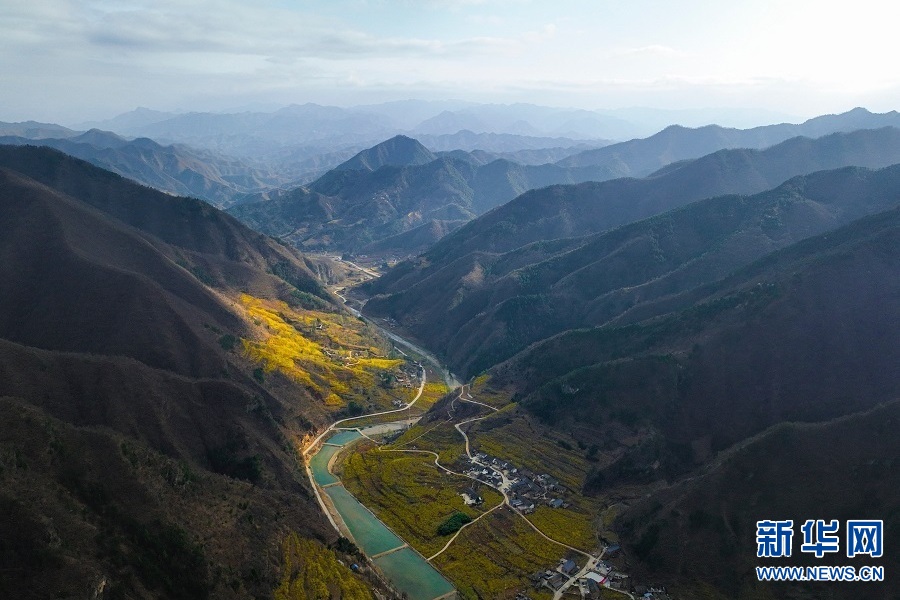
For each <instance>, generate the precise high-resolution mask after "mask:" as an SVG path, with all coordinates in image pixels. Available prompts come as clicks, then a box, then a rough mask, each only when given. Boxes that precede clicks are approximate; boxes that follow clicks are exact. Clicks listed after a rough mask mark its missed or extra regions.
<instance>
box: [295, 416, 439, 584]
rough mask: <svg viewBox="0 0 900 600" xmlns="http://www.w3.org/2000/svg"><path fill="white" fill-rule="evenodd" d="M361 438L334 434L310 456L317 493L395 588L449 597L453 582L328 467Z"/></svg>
mask: <svg viewBox="0 0 900 600" xmlns="http://www.w3.org/2000/svg"><path fill="white" fill-rule="evenodd" d="M374 427H379V426H374ZM362 431H363V432H368V429H363V430H362ZM361 437H362V435H361V434H360V433H359V432H357V431H346V430H345V431H340V432H338V433H335V434H334V435H332V436H331V437H329V438H328V439H327V440H326V441H325V443H324V444H323V445H322V446H321V448H320V449H319V451H318V452H316V454H314V455H313V457H312V458H311V459H310V461H309V468H310V471H311V472H312V477H313V480H314V481H315V483H316V484H317V485H318V486H319V489H320V493H324V494H326V495H327V496H328V498H329V499H330V500H331V504H332V505H333V506H334V509H335V511H336V512H337V513H338V515H339V516H340V520H341V521H343V524H344V526H345V527H346V528H347V530H348V531H349V532H350V535H351V536H352V538H353V541H354V542H355V543H356V545H357V546H359V548H360V549H361V550H362V551H363V552H364V553H365V554H366V556H368V557H369V558H370V559H371V560H372V562H374V563H375V565H376V566H377V567H378V568H379V569H380V570H381V572H382V573H383V574H384V576H385V577H386V578H387V579H388V580H389V581H390V582H391V584H392V585H393V586H394V587H395V588H396V589H397V590H398V591H400V592H404V593H406V595H407V596H408V597H409V599H410V600H434V599H436V598H448V597H452V596H451V594H452V593H453V592H454V591H455V590H454V588H453V585H452V584H451V583H450V582H449V581H447V579H446V578H444V576H443V575H441V574H440V573H439V572H438V571H437V569H435V568H434V567H432V566H431V564H430V563H428V561H426V560H425V559H424V558H423V557H422V556H421V555H420V554H419V553H418V552H416V551H415V550H413V549H412V548H410V547H409V546H408V545H407V544H406V542H404V541H403V540H402V539H401V538H400V537H398V536H397V535H396V534H395V533H394V532H393V531H391V530H390V529H389V528H388V527H387V526H386V525H385V524H384V523H382V522H381V521H380V520H379V519H378V518H377V517H376V516H375V515H374V513H372V511H370V510H369V509H368V508H366V507H365V506H363V504H362V503H361V502H359V501H358V500H357V499H356V498H355V497H354V496H353V495H352V494H351V493H350V492H348V491H347V490H346V488H344V486H343V484H342V483H341V481H340V480H339V479H338V478H337V477H335V475H334V474H333V473H332V472H331V470H330V469H329V466H330V463H331V462H332V461H333V460H334V457H335V455H336V454H337V453H338V452H340V451H342V450H344V449H345V448H346V447H347V445H349V444H352V443H353V442H355V441H357V440H359V439H360V438H361Z"/></svg>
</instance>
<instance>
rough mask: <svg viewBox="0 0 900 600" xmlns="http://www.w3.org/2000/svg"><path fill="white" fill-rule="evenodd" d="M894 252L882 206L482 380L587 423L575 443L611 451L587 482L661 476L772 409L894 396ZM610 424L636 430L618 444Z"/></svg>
mask: <svg viewBox="0 0 900 600" xmlns="http://www.w3.org/2000/svg"><path fill="white" fill-rule="evenodd" d="M898 261H900V210H898V209H894V210H891V211H888V212H886V213H881V214H878V215H874V216H872V217H867V218H865V219H861V220H859V221H857V222H854V223H853V224H851V225H849V226H847V227H844V228H841V229H839V230H837V231H834V232H832V233H830V234H827V235H823V236H817V237H815V238H811V239H810V240H806V241H805V242H801V243H799V244H796V245H795V246H792V247H790V248H788V249H785V250H783V251H781V252H778V253H775V254H773V255H771V256H769V257H767V258H765V259H763V260H761V261H759V262H757V263H755V264H753V265H751V266H750V267H747V268H746V269H744V270H742V271H739V272H737V273H735V274H734V275H733V276H732V277H730V278H727V279H725V280H723V281H722V282H719V283H717V284H715V285H711V286H710V287H708V288H706V292H707V295H706V298H705V299H703V300H697V301H696V304H694V306H692V307H691V308H688V309H685V310H681V311H676V312H673V313H670V314H669V315H666V316H663V317H659V318H657V319H653V320H648V321H645V322H642V323H639V324H636V325H630V326H624V327H610V326H608V327H600V328H595V329H590V330H576V331H570V332H567V333H564V334H561V335H558V336H556V337H553V338H550V339H548V340H546V341H544V342H541V343H539V344H536V345H534V346H532V347H531V348H529V349H528V350H527V351H525V352H523V353H522V354H520V355H518V356H517V357H515V358H514V359H512V360H510V361H508V362H507V363H504V364H503V365H501V366H500V367H498V368H497V369H495V370H494V372H493V373H494V377H493V378H492V379H491V380H490V382H489V386H493V387H496V388H497V389H500V390H502V389H514V390H518V391H517V393H516V398H517V399H518V400H519V401H520V404H521V406H522V407H523V408H524V409H525V410H528V411H530V412H531V413H532V414H535V415H536V416H538V417H540V418H541V419H543V420H544V421H545V422H548V423H552V424H554V425H555V426H556V427H559V428H561V429H563V430H566V429H567V428H568V427H569V426H571V425H572V424H575V423H577V424H578V425H579V427H581V428H583V427H585V426H591V427H592V428H593V433H590V432H585V433H584V434H583V435H587V436H588V438H587V439H585V440H584V441H585V443H588V444H590V443H595V444H598V445H599V446H600V449H601V450H609V451H615V452H617V453H618V459H617V460H616V461H614V462H613V463H612V464H610V465H608V466H606V467H604V468H603V469H602V470H598V471H596V472H595V474H594V475H593V476H591V477H589V478H588V480H587V481H586V484H585V487H586V489H587V490H588V491H596V490H603V489H606V488H608V487H609V486H611V485H615V484H617V483H619V482H627V481H652V480H655V479H660V478H665V477H673V476H675V475H677V474H679V473H683V472H684V471H685V470H688V469H690V468H692V466H693V465H695V464H698V463H702V462H704V461H705V460H707V459H708V457H709V456H711V453H714V452H716V451H719V450H722V449H725V448H727V447H729V446H731V445H732V444H734V443H736V442H739V441H740V440H742V439H745V438H746V437H748V436H750V435H754V434H756V433H758V432H760V431H762V430H764V429H765V428H767V427H769V426H771V425H773V424H776V423H778V422H782V421H820V420H828V419H833V418H835V417H838V416H841V415H846V414H850V413H853V412H857V411H860V410H865V409H868V408H870V407H872V406H874V405H876V404H878V403H879V402H886V401H890V400H893V399H895V398H897V397H898V396H900V374H898V371H897V368H898V365H900V355H898V351H900V350H898V349H900V338H898V330H897V327H896V323H897V322H900V301H898V298H900V277H898V273H900V264H898ZM507 393H508V392H507ZM622 426H625V427H627V428H628V429H630V430H631V431H632V432H633V435H637V436H639V439H643V441H642V442H641V443H639V444H636V445H635V444H630V445H629V446H627V447H626V446H620V445H619V444H618V442H617V440H616V439H614V438H613V437H612V432H614V431H617V430H619V429H620V428H621V427H622ZM620 437H621V436H620Z"/></svg>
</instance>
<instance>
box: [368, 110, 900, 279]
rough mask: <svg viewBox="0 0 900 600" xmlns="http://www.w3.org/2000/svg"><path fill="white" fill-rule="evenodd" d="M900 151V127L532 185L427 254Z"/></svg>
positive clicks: (582, 227) (544, 234)
mask: <svg viewBox="0 0 900 600" xmlns="http://www.w3.org/2000/svg"><path fill="white" fill-rule="evenodd" d="M898 152H900V130H897V129H895V128H883V129H878V130H860V131H856V132H851V133H847V134H833V135H829V136H824V137H822V138H818V139H814V140H808V139H804V138H798V139H795V140H789V141H786V142H783V143H782V144H779V145H777V146H773V147H771V148H767V149H765V150H743V149H736V150H721V151H717V152H714V153H712V154H710V155H707V156H704V157H702V158H700V159H696V160H693V161H687V162H684V163H681V164H676V165H671V166H670V167H669V168H666V169H664V170H662V171H660V172H659V173H658V174H657V175H655V176H652V177H646V178H643V179H633V178H622V179H614V180H607V181H601V182H586V183H582V184H578V185H570V186H565V185H563V186H551V187H547V188H545V189H537V190H532V191H529V192H527V193H525V194H522V195H521V196H519V197H517V198H515V199H514V200H512V201H510V202H508V203H507V204H505V205H503V206H501V207H498V208H497V209H495V210H493V211H490V212H489V213H487V214H485V215H483V216H482V217H480V218H479V219H478V220H476V221H473V222H471V223H469V224H467V225H466V227H465V228H463V229H461V230H459V231H458V232H456V233H455V234H454V235H453V236H452V237H450V238H447V239H445V240H442V241H441V243H440V244H438V245H436V246H434V248H433V249H432V251H430V252H429V253H428V254H426V257H428V258H432V257H440V259H441V261H444V262H446V261H448V260H452V259H455V258H458V257H460V256H463V255H465V254H466V253H468V252H472V251H480V252H492V253H494V252H507V251H510V250H513V249H515V248H518V247H520V246H523V245H525V244H528V243H531V242H536V241H541V240H553V239H557V238H569V237H580V236H584V235H589V234H592V233H596V232H599V231H604V230H607V229H610V228H612V227H617V226H619V225H622V224H625V223H630V222H632V221H636V220H638V219H642V218H646V217H649V216H652V215H654V214H659V213H661V212H665V211H666V210H670V209H672V208H676V207H678V206H683V205H685V204H688V203H690V202H693V201H696V200H700V199H703V198H709V197H712V196H717V195H722V194H730V193H740V194H748V193H757V192H761V191H763V190H766V189H769V188H771V187H774V186H776V185H778V184H780V183H782V182H783V181H785V180H787V179H788V178H790V177H793V176H795V175H802V174H805V173H811V172H814V171H817V170H821V169H829V168H837V167H842V166H850V165H855V166H864V167H871V168H879V167H884V166H888V165H891V164H894V163H896V162H900V161H898V157H900V154H898ZM393 277H395V276H394V275H392V276H390V277H388V278H386V279H385V280H384V282H385V283H387V282H388V281H389V280H391V279H392V278H393Z"/></svg>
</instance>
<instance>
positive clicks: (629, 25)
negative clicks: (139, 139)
mask: <svg viewBox="0 0 900 600" xmlns="http://www.w3.org/2000/svg"><path fill="white" fill-rule="evenodd" d="M898 17H900V8H898V6H897V5H896V4H894V3H888V2H879V1H877V0H860V1H858V2H854V3H850V4H847V3H840V4H839V3H837V2H821V1H814V0H796V1H791V2H783V1H782V2H776V1H774V0H770V1H736V2H717V1H709V0H693V1H686V2H653V1H649V0H629V1H624V0H571V1H562V2H540V1H537V0H533V1H529V0H421V1H414V0H380V1H379V0H369V1H366V0H329V1H327V2H324V1H308V2H286V1H283V2H276V1H265V2H263V1H260V2H238V1H231V0H217V1H214V0H201V1H197V2H190V3H186V2H178V1H174V0H161V1H154V2H146V1H143V0H133V1H127V2H118V1H117V2H111V1H107V0H100V1H94V2H89V1H68V0H42V1H40V2H13V1H11V0H5V1H4V2H3V3H2V4H0V19H2V22H3V23H4V25H5V27H4V36H3V39H2V41H0V47H2V56H3V60H2V61H0V81H2V91H0V120H6V121H13V120H25V119H36V120H44V121H54V122H62V123H77V122H79V121H82V120H87V119H97V118H105V117H110V116H112V115H114V114H117V113H120V112H124V111H127V110H131V109H133V108H135V107H136V106H148V107H150V108H154V109H158V110H169V111H172V110H176V111H188V110H230V109H245V108H254V107H259V108H274V107H277V106H282V105H286V104H292V103H300V104H302V103H306V102H316V103H322V104H336V105H357V104H366V103H375V102H382V101H388V100H397V99H405V98H422V99H448V98H453V99H461V100H471V101H477V102H499V103H511V102H530V103H535V104H544V105H550V106H567V107H578V108H587V109H614V108H621V107H632V106H647V107H654V108H675V109H698V108H706V107H730V108H747V109H760V110H762V111H763V112H760V113H759V114H761V115H763V114H770V115H789V116H796V117H799V118H806V117H810V116H813V115H815V114H820V113H826V112H840V111H844V110H847V109H849V108H852V107H854V106H865V107H867V108H869V109H870V110H873V111H887V110H892V109H894V108H896V107H897V102H896V100H897V98H898V94H900V81H898V72H897V70H896V69H895V68H892V67H891V66H890V64H891V60H892V59H893V58H894V57H895V56H897V55H900V37H898V36H897V35H896V34H895V31H894V28H895V24H896V22H897V20H898Z"/></svg>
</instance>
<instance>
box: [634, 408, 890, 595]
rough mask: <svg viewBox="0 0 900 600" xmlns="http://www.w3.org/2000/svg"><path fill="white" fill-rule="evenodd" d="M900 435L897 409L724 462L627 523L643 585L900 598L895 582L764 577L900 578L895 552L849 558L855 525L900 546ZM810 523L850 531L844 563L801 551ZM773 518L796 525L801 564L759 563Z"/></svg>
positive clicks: (785, 429)
mask: <svg viewBox="0 0 900 600" xmlns="http://www.w3.org/2000/svg"><path fill="white" fill-rule="evenodd" d="M898 427H900V402H898V401H894V402H891V403H889V404H886V405H884V406H881V407H878V408H875V409H873V410H872V411H870V412H867V413H864V414H858V415H853V416H851V417H846V418H842V419H838V420H835V421H833V422H829V423H825V424H815V425H797V424H782V425H778V426H776V427H774V428H772V429H770V430H767V431H766V432H765V433H763V434H761V435H759V436H758V437H756V438H754V439H752V440H750V441H748V442H747V443H745V444H742V445H740V446H739V447H737V448H735V449H734V450H731V451H729V452H727V453H724V456H723V457H722V458H720V459H719V460H717V461H716V462H715V463H714V464H713V465H712V466H711V467H710V468H709V469H707V470H706V472H704V473H703V474H701V475H700V476H698V477H695V478H691V479H690V480H688V481H685V482H683V483H680V484H677V485H675V486H673V487H672V488H670V489H666V490H664V491H661V492H658V493H656V494H653V495H651V496H650V497H649V498H647V499H646V500H645V501H643V502H640V503H639V504H638V505H636V506H634V507H632V508H630V509H629V510H628V511H626V512H625V513H624V514H623V515H622V516H621V517H620V518H619V519H618V527H619V529H620V531H621V534H622V536H623V539H625V540H627V542H626V548H627V551H628V552H629V554H630V557H631V562H632V565H633V567H634V571H635V576H636V577H639V578H640V579H641V580H644V581H653V582H658V583H660V584H663V585H668V586H669V589H670V591H671V592H673V593H675V594H678V595H679V596H682V595H683V596H684V597H690V598H709V599H717V600H718V599H723V600H724V599H725V598H742V597H766V596H771V595H772V594H778V596H779V597H791V598H809V599H814V598H815V599H817V598H823V597H827V598H835V599H841V600H843V599H846V600H851V599H855V598H862V597H865V598H871V599H873V600H890V599H893V598H895V597H896V596H895V595H894V592H893V591H892V586H891V585H890V584H889V583H869V584H866V583H852V584H849V583H836V584H831V585H829V584H824V583H819V584H799V583H771V582H767V583H760V582H759V581H757V577H756V573H755V571H754V568H755V567H756V566H762V565H772V566H789V565H799V566H811V567H817V566H821V565H823V564H824V565H829V566H835V565H838V564H840V565H852V566H854V567H855V568H856V569H859V568H860V567H861V566H863V565H867V564H868V565H876V566H881V567H884V569H885V573H893V572H896V571H897V569H898V568H900V561H898V559H897V557H896V556H894V555H892V554H890V553H889V552H887V551H885V554H884V557H883V558H881V559H872V558H869V557H857V558H854V559H847V558H846V543H847V542H846V523H845V521H846V520H847V519H859V518H865V517H861V516H860V515H870V516H871V518H877V519H883V520H884V530H883V531H884V536H885V537H884V544H885V548H887V547H888V546H887V545H888V544H890V547H895V546H896V545H897V544H898V543H900V493H898V492H900V469H898V467H897V464H896V463H897V461H896V457H897V456H898V454H900V436H897V435H896V430H897V428H898ZM837 473H839V474H840V476H839V477H836V476H835V474H837ZM810 518H824V519H826V520H831V519H837V520H838V521H839V522H840V530H839V531H840V539H841V543H840V547H841V552H840V554H838V555H830V556H831V558H823V559H816V558H815V557H814V556H812V555H809V554H804V553H801V552H800V551H799V547H800V543H801V542H802V539H803V538H802V534H801V532H800V526H801V525H802V524H803V523H804V522H805V521H806V520H807V519H810ZM772 519H779V520H781V519H792V520H793V522H794V531H795V537H794V547H793V550H794V551H793V556H792V557H791V558H784V559H758V558H756V550H757V545H756V535H755V534H756V522H757V521H763V520H772ZM826 556H828V555H826ZM753 594H756V596H753Z"/></svg>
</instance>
